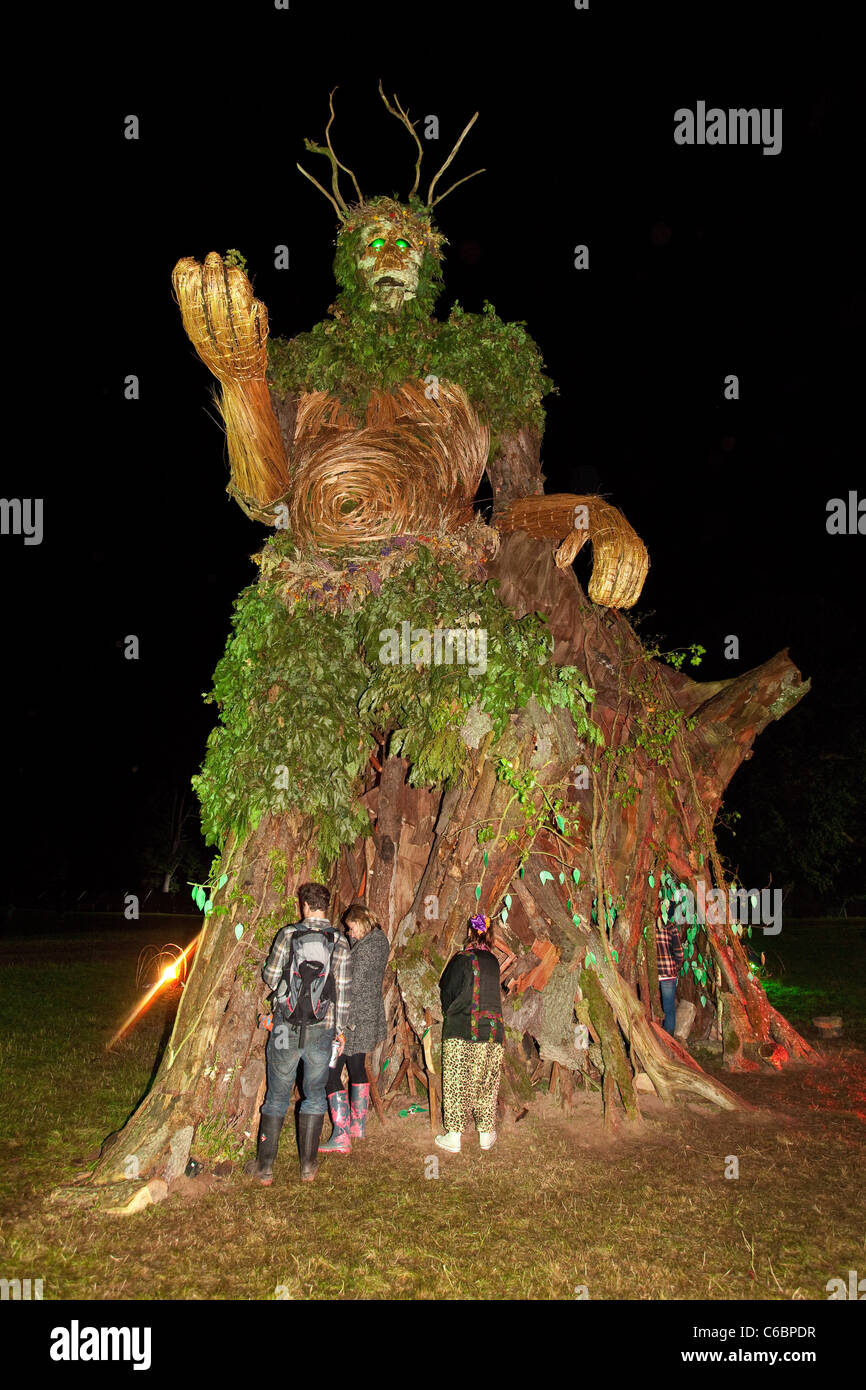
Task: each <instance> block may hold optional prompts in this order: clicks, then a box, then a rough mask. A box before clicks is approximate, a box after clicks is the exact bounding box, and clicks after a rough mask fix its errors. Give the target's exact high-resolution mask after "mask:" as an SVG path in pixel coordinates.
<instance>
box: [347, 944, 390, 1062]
mask: <svg viewBox="0 0 866 1390" xmlns="http://www.w3.org/2000/svg"><path fill="white" fill-rule="evenodd" d="M390 950H391V945H390V942H389V941H388V938H387V936H386V935H385V933H384V932H383V931H382V928H381V927H373V929H372V931H368V932H367V935H366V936H362V937H361V940H360V941H354V942H353V943H352V956H351V961H352V992H351V996H350V1000H349V1020H348V1022H347V1024H346V1055H347V1056H349V1057H350V1056H351V1055H352V1053H354V1052H372V1051H373V1048H374V1047H375V1046H376V1044H377V1043H380V1042H384V1041H385V1039H386V1037H387V1036H388V1033H387V1028H386V1025H385V1003H384V1000H383V998H382V981H383V979H384V976H385V966H386V964H387V962H388V956H389V953H390Z"/></svg>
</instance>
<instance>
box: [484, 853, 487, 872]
mask: <svg viewBox="0 0 866 1390" xmlns="http://www.w3.org/2000/svg"><path fill="white" fill-rule="evenodd" d="M487 857H488V856H487V850H485V851H484V867H485V869H486V868H487Z"/></svg>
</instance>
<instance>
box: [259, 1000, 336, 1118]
mask: <svg viewBox="0 0 866 1390" xmlns="http://www.w3.org/2000/svg"><path fill="white" fill-rule="evenodd" d="M300 1037H301V1034H300V1030H299V1029H297V1028H292V1027H291V1026H290V1025H289V1024H288V1023H286V1021H285V1013H284V1012H283V1010H282V1009H277V1011H276V1013H275V1015H274V1026H273V1029H272V1031H271V1035H270V1037H269V1038H268V1046H267V1050H266V1053H265V1058H266V1061H267V1068H268V1090H267V1094H266V1096H265V1103H264V1105H263V1106H262V1114H263V1115H285V1113H286V1111H287V1110H288V1108H289V1103H290V1101H291V1099H292V1088H293V1086H294V1084H295V1074H296V1072H297V1070H298V1062H299V1061H300V1060H301V1058H302V1057H303V1059H304V1099H303V1100H302V1101H301V1112H302V1113H303V1114H305V1115H325V1114H327V1111H328V1101H327V1097H326V1095H325V1082H326V1081H327V1079H328V1062H329V1061H330V1057H331V1047H332V1045H333V1042H334V1030H333V1028H329V1027H328V1025H327V1024H326V1023H308V1024H307V1027H306V1034H305V1039H304V1046H303V1048H301V1047H300V1046H299V1045H298V1044H299V1042H300Z"/></svg>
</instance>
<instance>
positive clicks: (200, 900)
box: [195, 888, 207, 912]
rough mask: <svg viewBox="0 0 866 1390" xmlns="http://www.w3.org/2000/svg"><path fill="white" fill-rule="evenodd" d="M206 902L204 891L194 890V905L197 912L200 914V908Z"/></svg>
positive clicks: (200, 889)
mask: <svg viewBox="0 0 866 1390" xmlns="http://www.w3.org/2000/svg"><path fill="white" fill-rule="evenodd" d="M206 901H207V899H206V898H205V895H204V889H203V888H196V890H195V905H196V907H197V908H198V910H199V912H201V910H202V908H203V907H204V905H205V903H206Z"/></svg>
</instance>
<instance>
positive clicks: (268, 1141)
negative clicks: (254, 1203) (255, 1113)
mask: <svg viewBox="0 0 866 1390" xmlns="http://www.w3.org/2000/svg"><path fill="white" fill-rule="evenodd" d="M285 1118H286V1117H285V1115H263V1116H262V1121H261V1124H260V1125H259V1140H258V1146H257V1149H256V1157H255V1158H254V1159H251V1160H250V1162H249V1163H248V1164H247V1165H246V1167H245V1168H244V1172H245V1173H246V1174H247V1176H248V1177H250V1178H258V1180H259V1182H260V1183H261V1185H262V1187H270V1186H271V1184H272V1183H273V1181H274V1159H275V1158H276V1156H277V1149H278V1148H279V1144H280V1131H281V1130H282V1128H283V1121H284V1119H285Z"/></svg>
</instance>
